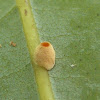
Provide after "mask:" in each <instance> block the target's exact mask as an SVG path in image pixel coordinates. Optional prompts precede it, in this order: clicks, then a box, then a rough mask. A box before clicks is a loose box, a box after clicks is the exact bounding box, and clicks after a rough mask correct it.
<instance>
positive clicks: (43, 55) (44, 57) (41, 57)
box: [34, 42, 55, 70]
mask: <svg viewBox="0 0 100 100" xmlns="http://www.w3.org/2000/svg"><path fill="white" fill-rule="evenodd" d="M34 55H35V62H36V64H38V65H39V66H41V67H44V68H46V69H47V70H50V69H52V68H53V66H54V64H55V50H54V49H53V46H52V45H51V44H50V43H49V42H42V43H40V45H39V46H37V48H36V50H35V54H34Z"/></svg>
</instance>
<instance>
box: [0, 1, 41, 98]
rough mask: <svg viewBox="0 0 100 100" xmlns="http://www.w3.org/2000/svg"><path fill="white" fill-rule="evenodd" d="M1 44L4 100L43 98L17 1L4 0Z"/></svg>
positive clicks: (1, 93) (0, 13) (1, 95)
mask: <svg viewBox="0 0 100 100" xmlns="http://www.w3.org/2000/svg"><path fill="white" fill-rule="evenodd" d="M11 41H13V42H14V43H16V46H15V47H13V46H12V45H10V42H11ZM0 44H1V45H2V47H1V48H0V100H39V99H38V98H39V95H38V92H37V84H36V81H35V77H34V72H33V68H32V64H31V61H30V56H29V52H28V49H27V45H26V40H25V36H24V32H23V25H22V21H21V18H20V15H19V10H18V8H17V6H16V2H15V1H13V0H6V1H3V0H0Z"/></svg>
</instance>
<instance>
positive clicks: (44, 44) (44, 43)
mask: <svg viewBox="0 0 100 100" xmlns="http://www.w3.org/2000/svg"><path fill="white" fill-rule="evenodd" d="M41 45H42V46H44V47H48V46H49V45H50V44H49V43H48V42H43V43H41Z"/></svg>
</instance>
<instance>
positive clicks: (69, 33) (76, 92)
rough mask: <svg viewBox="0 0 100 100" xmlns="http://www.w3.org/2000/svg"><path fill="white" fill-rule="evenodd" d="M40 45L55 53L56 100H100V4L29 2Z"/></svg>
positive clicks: (96, 1)
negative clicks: (49, 47)
mask: <svg viewBox="0 0 100 100" xmlns="http://www.w3.org/2000/svg"><path fill="white" fill-rule="evenodd" d="M31 6H32V11H33V14H34V17H35V21H36V25H37V29H38V32H39V36H40V39H41V41H49V42H51V43H52V44H53V46H54V48H55V51H56V65H55V67H54V69H52V70H51V71H49V77H50V81H51V84H52V89H53V94H54V97H55V100H99V99H100V34H99V33H100V1H99V0H91V1H90V0H84V1H80V0H77V1H75V0H54V1H51V0H31Z"/></svg>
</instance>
